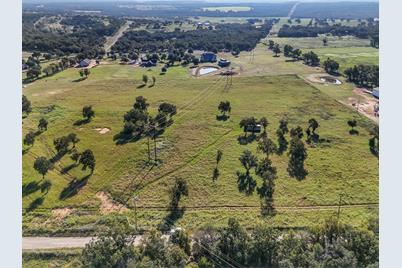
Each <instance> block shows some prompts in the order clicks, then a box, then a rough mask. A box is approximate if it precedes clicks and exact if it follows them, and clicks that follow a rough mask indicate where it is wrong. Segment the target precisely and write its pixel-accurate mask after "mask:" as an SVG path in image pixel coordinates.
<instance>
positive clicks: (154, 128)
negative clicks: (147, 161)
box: [153, 125, 158, 165]
mask: <svg viewBox="0 0 402 268" xmlns="http://www.w3.org/2000/svg"><path fill="white" fill-rule="evenodd" d="M153 138H154V158H155V159H154V161H155V163H154V164H155V165H156V161H157V160H158V158H157V155H156V126H155V125H154V126H153Z"/></svg>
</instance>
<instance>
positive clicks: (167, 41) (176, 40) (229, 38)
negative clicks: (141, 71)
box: [112, 20, 273, 53]
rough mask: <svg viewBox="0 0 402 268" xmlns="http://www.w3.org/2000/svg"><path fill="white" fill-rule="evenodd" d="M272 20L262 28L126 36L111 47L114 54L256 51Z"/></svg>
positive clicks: (234, 26) (224, 26) (233, 27)
mask: <svg viewBox="0 0 402 268" xmlns="http://www.w3.org/2000/svg"><path fill="white" fill-rule="evenodd" d="M272 22H273V21H272V20H269V21H266V22H265V23H264V24H263V25H261V27H260V28H256V26H254V25H251V24H235V23H233V24H218V25H216V26H215V29H196V30H193V31H186V32H182V31H173V32H155V33H151V32H148V31H131V32H126V33H125V34H124V35H123V36H122V37H121V38H120V39H119V40H118V41H117V42H116V44H115V45H114V46H113V47H112V50H113V51H115V52H123V53H126V52H128V51H140V52H160V51H167V50H172V49H189V48H192V49H200V50H212V51H215V50H224V49H226V50H229V51H236V50H240V51H245V50H250V49H252V48H254V47H255V46H256V45H257V43H258V42H259V40H260V39H261V38H263V37H265V36H266V35H267V34H268V32H269V31H270V29H271V27H272Z"/></svg>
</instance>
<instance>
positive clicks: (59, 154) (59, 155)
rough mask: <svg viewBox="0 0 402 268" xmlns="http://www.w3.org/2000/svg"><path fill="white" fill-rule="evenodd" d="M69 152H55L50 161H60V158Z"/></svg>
mask: <svg viewBox="0 0 402 268" xmlns="http://www.w3.org/2000/svg"><path fill="white" fill-rule="evenodd" d="M67 153H68V151H61V152H58V153H57V154H55V155H54V156H53V157H52V158H51V159H49V160H50V162H52V163H56V162H57V161H59V160H60V159H62V158H63V156H65V155H66V154H67Z"/></svg>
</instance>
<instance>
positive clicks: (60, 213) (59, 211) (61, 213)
mask: <svg viewBox="0 0 402 268" xmlns="http://www.w3.org/2000/svg"><path fill="white" fill-rule="evenodd" d="M73 212H74V209H72V208H55V209H53V210H52V215H53V217H54V218H56V219H58V220H63V219H65V218H66V217H68V216H70V215H71V213H73Z"/></svg>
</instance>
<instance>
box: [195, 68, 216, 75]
mask: <svg viewBox="0 0 402 268" xmlns="http://www.w3.org/2000/svg"><path fill="white" fill-rule="evenodd" d="M218 69H219V68H218V67H210V66H209V67H200V69H199V70H198V75H205V74H209V73H212V72H215V71H216V70H218Z"/></svg>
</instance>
